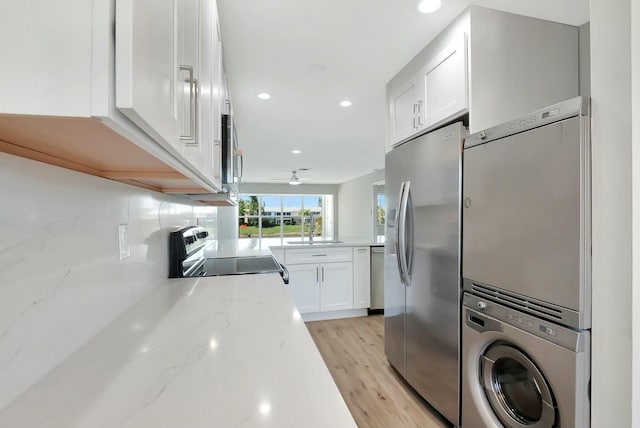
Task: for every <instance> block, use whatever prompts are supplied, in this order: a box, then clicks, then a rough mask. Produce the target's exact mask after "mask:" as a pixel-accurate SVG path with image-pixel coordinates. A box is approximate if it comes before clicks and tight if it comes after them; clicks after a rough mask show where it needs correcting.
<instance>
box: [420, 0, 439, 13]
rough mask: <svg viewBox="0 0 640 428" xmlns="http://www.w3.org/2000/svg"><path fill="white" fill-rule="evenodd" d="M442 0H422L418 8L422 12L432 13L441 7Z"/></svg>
mask: <svg viewBox="0 0 640 428" xmlns="http://www.w3.org/2000/svg"><path fill="white" fill-rule="evenodd" d="M441 4H442V3H441V0H420V2H419V3H418V10H419V11H420V12H422V13H431V12H435V11H436V10H438V9H440V5H441Z"/></svg>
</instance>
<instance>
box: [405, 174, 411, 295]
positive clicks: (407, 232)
mask: <svg viewBox="0 0 640 428" xmlns="http://www.w3.org/2000/svg"><path fill="white" fill-rule="evenodd" d="M404 192H405V207H404V227H403V229H404V230H403V232H404V235H405V240H406V242H405V247H404V262H405V276H406V283H407V285H409V284H410V283H411V274H412V272H413V201H412V200H411V182H410V181H407V185H406V186H405V191H404ZM407 243H408V245H407Z"/></svg>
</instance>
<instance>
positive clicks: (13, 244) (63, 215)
mask: <svg viewBox="0 0 640 428" xmlns="http://www.w3.org/2000/svg"><path fill="white" fill-rule="evenodd" d="M0 197H1V198H2V209H0V237H1V238H0V409H2V408H4V407H5V405H7V404H8V403H9V402H11V401H12V400H13V399H14V398H16V397H17V396H18V395H20V394H21V393H23V392H24V391H25V390H27V389H28V388H29V387H30V386H31V385H33V384H34V383H35V382H36V381H37V380H38V379H39V378H40V377H41V376H43V375H44V374H46V373H47V372H49V371H50V370H51V369H52V368H54V367H55V366H56V365H58V364H59V363H60V362H62V361H63V360H64V359H65V358H66V357H68V356H69V355H70V354H72V353H73V352H74V351H75V350H76V349H78V348H80V347H81V346H82V345H83V344H84V343H86V342H87V341H88V340H89V339H90V338H91V337H92V336H93V335H95V334H96V333H97V332H98V331H100V330H101V329H102V328H104V327H105V326H106V325H108V324H109V323H110V322H112V321H113V320H114V319H115V318H117V317H118V316H119V315H120V314H122V313H123V312H125V310H126V309H127V308H128V307H130V306H131V305H133V304H134V303H136V302H137V301H138V300H139V299H140V298H141V297H142V296H144V295H145V294H147V293H148V292H150V291H152V290H153V289H155V288H156V287H158V286H160V285H162V284H163V283H165V282H166V281H168V280H167V274H168V254H167V242H168V240H167V235H168V232H169V230H171V229H172V228H173V227H174V226H185V225H189V224H195V222H196V220H197V217H198V218H205V217H208V216H215V211H216V210H215V208H212V207H192V206H190V205H187V204H186V203H185V202H183V201H181V200H179V199H176V198H173V197H169V196H167V195H163V194H159V193H155V192H150V191H146V190H142V189H138V188H135V187H131V186H127V185H124V184H120V183H116V182H113V181H110V180H105V179H101V178H97V177H93V176H89V175H85V174H81V173H77V172H72V171H69V170H66V169H63V168H58V167H54V166H50V165H46V164H42V163H39V162H34V161H31V160H26V159H21V158H17V157H14V156H11V155H7V154H5V153H0ZM118 224H128V225H129V237H130V247H131V256H130V257H129V258H127V259H125V260H123V261H120V260H119V257H118V241H117V236H118V234H117V227H118ZM34 411H37V409H34Z"/></svg>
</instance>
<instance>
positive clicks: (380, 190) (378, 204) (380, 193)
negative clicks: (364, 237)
mask: <svg viewBox="0 0 640 428" xmlns="http://www.w3.org/2000/svg"><path fill="white" fill-rule="evenodd" d="M373 207H374V209H373V241H374V242H378V243H384V242H385V240H384V227H385V220H386V218H385V217H386V214H387V212H386V208H387V202H386V200H385V196H384V184H382V185H380V184H377V185H375V186H373Z"/></svg>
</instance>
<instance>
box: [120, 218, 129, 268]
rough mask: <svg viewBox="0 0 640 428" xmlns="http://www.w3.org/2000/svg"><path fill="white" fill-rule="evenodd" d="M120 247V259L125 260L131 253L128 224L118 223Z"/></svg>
mask: <svg viewBox="0 0 640 428" xmlns="http://www.w3.org/2000/svg"><path fill="white" fill-rule="evenodd" d="M118 248H119V250H120V260H124V259H126V258H127V257H129V256H130V255H131V247H130V246H129V225H128V224H119V225H118Z"/></svg>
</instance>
